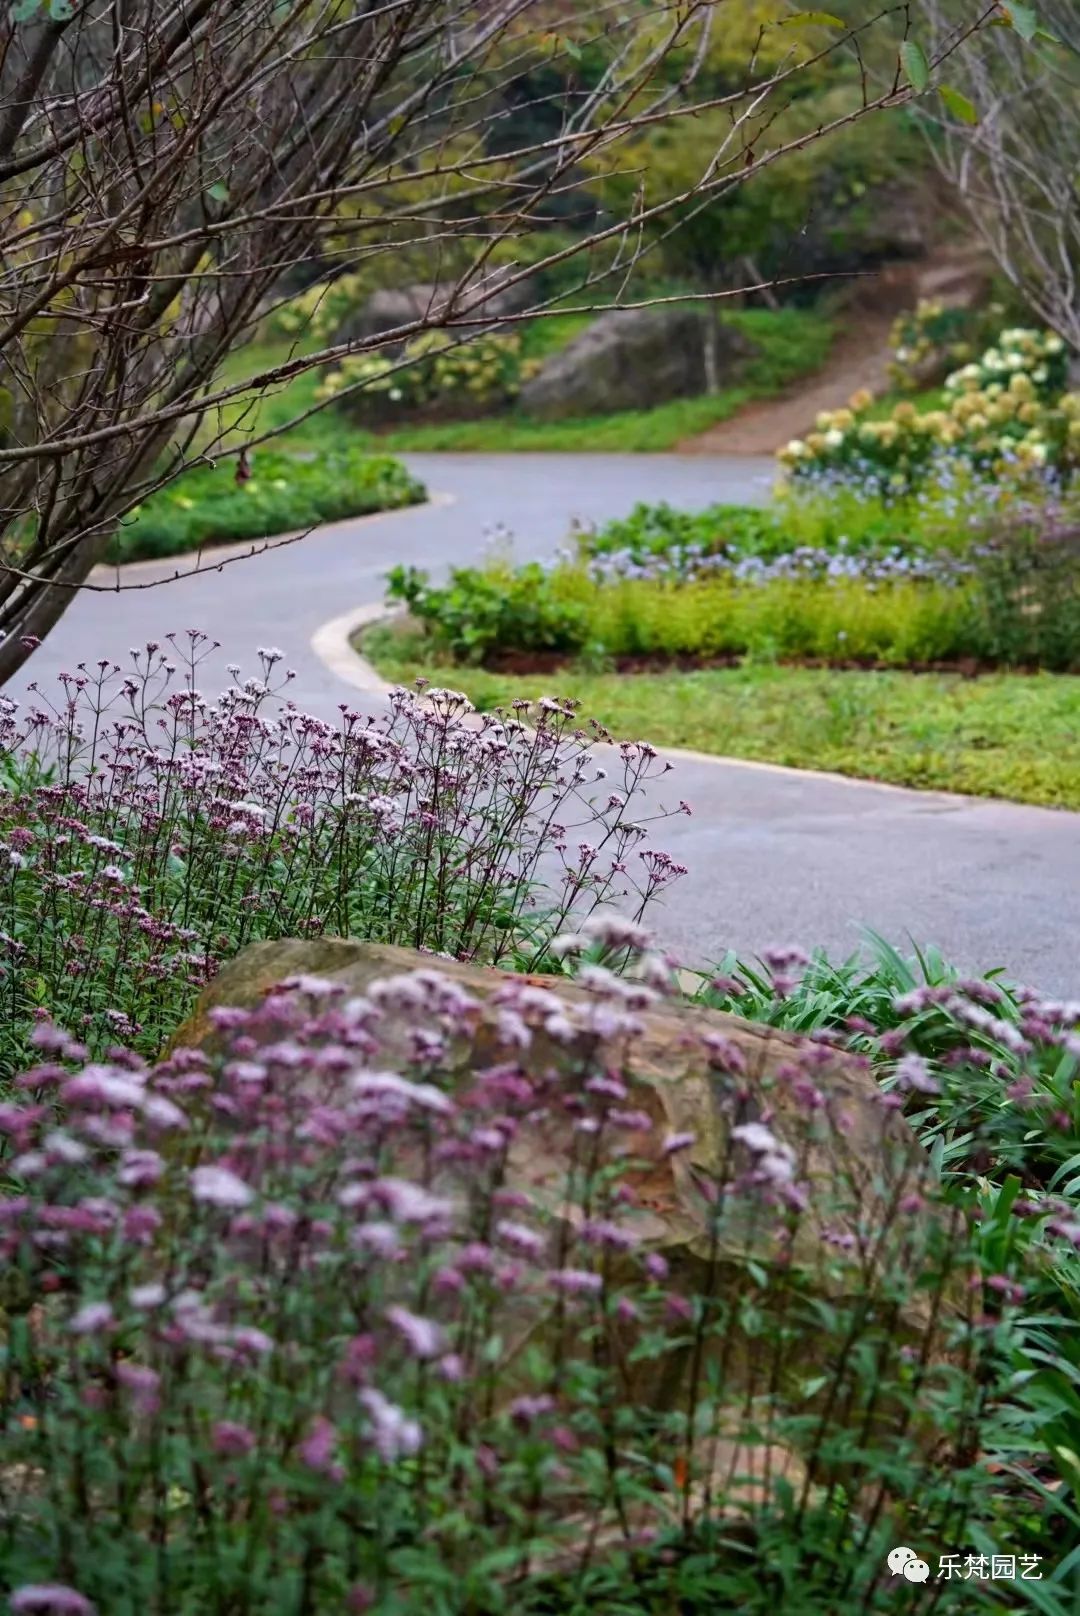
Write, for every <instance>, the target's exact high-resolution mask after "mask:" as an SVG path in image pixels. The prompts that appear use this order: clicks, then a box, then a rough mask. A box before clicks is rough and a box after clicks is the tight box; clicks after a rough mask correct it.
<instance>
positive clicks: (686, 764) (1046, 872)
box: [12, 455, 1080, 996]
mask: <svg viewBox="0 0 1080 1616" xmlns="http://www.w3.org/2000/svg"><path fill="white" fill-rule="evenodd" d="M408 459H409V463H410V465H411V466H412V467H413V469H414V470H415V471H416V472H417V473H418V475H420V476H421V477H422V478H423V479H424V480H425V482H426V483H427V484H428V486H429V488H431V489H432V490H438V491H446V492H447V493H449V494H451V495H453V496H454V497H453V502H452V503H450V504H440V505H430V506H427V507H422V508H419V509H417V510H413V511H407V512H403V513H399V514H395V515H393V516H391V517H389V518H385V519H383V518H377V519H374V520H367V521H359V522H342V523H338V524H335V525H334V526H331V527H327V528H323V529H320V530H319V531H318V532H316V533H314V534H312V535H310V536H309V537H308V538H306V539H304V540H303V541H302V542H300V543H298V544H295V545H291V546H288V547H286V548H283V549H279V550H277V551H275V552H272V553H268V554H263V555H260V556H257V557H255V558H254V559H251V560H245V561H242V562H238V563H236V564H234V565H232V566H228V567H225V568H224V569H223V570H222V571H220V572H210V573H204V574H202V575H201V576H198V577H193V578H187V579H181V580H180V581H179V582H176V583H172V584H170V585H169V586H168V587H165V588H160V589H149V590H146V591H133V592H128V593H122V594H119V595H112V594H109V595H105V594H83V595H82V596H81V597H80V599H79V600H78V601H77V602H76V604H75V605H74V606H73V607H72V608H71V610H70V611H69V612H68V614H67V615H66V616H65V618H64V619H63V620H62V622H61V624H60V626H59V627H58V629H57V630H56V631H55V632H54V634H53V635H51V636H50V638H49V639H48V641H47V642H46V644H45V645H44V646H43V647H42V649H41V650H40V651H39V652H38V653H37V654H36V656H35V657H34V658H33V660H32V663H31V664H30V666H29V667H28V668H27V669H26V670H24V672H25V680H29V679H31V678H35V679H37V680H38V681H39V683H40V684H41V685H42V687H43V688H47V686H48V683H49V682H50V680H51V679H52V678H54V677H55V675H56V674H57V673H58V672H59V671H60V670H61V668H65V667H67V668H70V667H73V666H74V665H75V664H76V663H77V662H80V661H87V662H91V661H94V660H96V659H97V658H99V657H101V656H104V655H111V656H114V657H116V658H117V659H118V660H119V659H121V658H122V657H123V655H124V653H125V652H126V650H127V648H128V647H129V646H133V645H138V644H140V643H141V642H145V641H146V640H147V639H148V638H153V639H161V638H163V636H164V634H165V632H166V631H167V630H169V629H170V628H186V627H188V626H193V627H199V628H201V629H204V630H205V631H206V632H207V633H208V634H210V635H211V636H212V637H213V638H214V639H216V640H220V641H221V644H222V650H221V652H220V653H218V655H217V658H216V661H215V662H214V663H212V664H210V665H209V666H208V668H207V671H206V676H205V678H204V680H203V688H204V689H206V690H213V689H216V688H218V679H219V678H220V683H221V685H224V684H226V683H228V682H230V681H229V679H228V676H227V674H226V672H225V664H226V662H229V661H238V662H241V663H243V665H244V667H245V669H247V668H248V667H249V666H251V665H252V664H253V662H254V649H255V647H256V646H258V645H279V646H281V647H282V648H283V649H285V650H286V651H287V653H288V662H289V665H290V666H293V667H295V668H296V669H297V672H298V675H299V677H298V679H297V681H296V684H295V685H294V686H293V688H292V694H293V696H294V699H295V700H296V701H297V703H298V704H299V705H301V706H303V707H305V708H306V709H308V710H309V711H313V712H317V713H320V714H322V715H323V716H326V717H335V716H336V708H337V705H338V703H340V702H342V701H347V702H349V704H350V705H352V706H361V707H363V706H364V701H363V699H362V698H359V697H358V693H357V692H356V691H355V690H351V689H350V688H349V687H348V686H347V685H345V684H343V683H342V682H341V681H340V680H339V679H338V678H337V677H336V676H335V675H334V674H333V673H332V672H331V671H330V670H329V669H328V668H327V667H325V666H324V665H323V664H322V663H321V662H320V661H319V659H318V658H317V657H316V655H315V654H314V652H313V651H312V650H311V638H312V635H313V633H314V632H315V630H316V629H317V628H319V627H320V626H321V625H322V624H323V623H324V622H325V621H326V620H327V619H329V618H333V617H337V616H339V615H340V614H341V613H343V612H346V611H348V610H349V609H350V608H351V607H352V606H354V605H360V604H363V603H366V602H371V601H377V600H378V599H379V598H380V596H381V578H382V575H383V573H384V572H385V570H386V568H387V567H388V566H390V565H392V564H393V563H395V562H414V563H416V564H418V565H424V566H428V567H431V568H434V569H438V568H440V567H443V566H445V565H447V564H449V563H452V562H467V561H469V560H472V559H475V558H477V557H479V556H480V555H481V553H482V552H483V550H484V548H485V545H486V543H487V541H488V536H489V535H490V532H491V530H492V529H493V528H494V527H496V526H497V525H499V524H504V525H505V526H507V527H509V528H510V529H511V530H512V531H513V533H514V535H515V540H516V550H517V553H518V555H519V556H521V557H522V558H524V557H529V556H540V555H544V554H550V553H551V551H552V550H554V549H555V548H557V547H558V546H559V545H560V544H561V543H562V542H563V541H564V540H565V537H566V533H567V529H568V526H569V524H570V521H571V519H572V518H575V517H576V518H578V519H580V520H583V521H592V520H599V519H603V518H605V517H610V516H616V515H620V514H623V513H625V512H627V511H629V509H630V508H631V506H632V505H634V503H635V502H636V501H638V500H658V499H668V500H670V501H672V502H673V503H678V504H681V505H685V506H695V505H703V504H707V503H709V502H710V501H713V500H745V501H749V500H754V501H764V500H766V499H767V498H768V494H769V488H770V486H771V482H772V476H773V471H772V465H771V463H770V462H768V461H763V460H738V459H722V460H721V459H715V460H707V459H704V458H700V457H695V458H692V457H685V456H678V455H662V456H648V457H646V456H615V455H595V456H584V455H582V456H573V455H543V456H541V455H535V456H529V455H505V456H484V455H476V456H457V455H438V456H422V455H417V456H410V457H408ZM176 565H177V563H176V562H173V563H171V564H167V565H162V566H161V567H160V568H159V567H157V566H156V564H154V565H153V566H151V565H150V564H148V563H143V564H140V565H139V566H138V568H137V569H136V570H132V569H129V570H128V572H127V574H126V575H125V579H124V581H125V582H130V581H134V580H138V581H145V580H148V579H150V578H152V577H154V576H157V575H159V574H160V573H169V572H171V571H173V570H174V569H175V567H176ZM25 680H24V679H18V680H16V681H15V684H14V686H13V690H12V693H13V694H17V693H18V687H20V686H21V685H22V684H23V683H24V682H25ZM664 791H665V797H669V798H670V800H671V801H673V802H674V801H677V799H678V798H679V797H685V798H687V799H688V800H689V801H690V802H691V804H692V805H693V808H694V815H693V817H692V818H691V819H686V818H679V819H677V820H675V821H673V828H672V830H671V832H670V834H667V835H665V836H664V837H663V838H662V845H666V846H667V847H668V848H669V849H670V850H671V851H672V853H673V854H674V855H675V856H676V857H678V858H679V859H680V860H681V861H682V862H683V863H684V864H687V865H688V866H689V868H690V874H689V876H688V877H687V879H686V880H685V881H683V882H681V883H680V884H679V886H678V887H676V888H675V889H674V892H673V893H672V896H671V899H670V901H669V904H668V906H667V907H666V908H665V909H663V910H656V911H654V912H653V924H654V925H655V926H656V928H657V930H658V931H659V932H660V934H661V935H662V937H663V939H664V940H665V942H667V943H669V944H670V945H671V946H672V947H673V948H675V949H676V950H677V951H678V952H679V953H680V954H681V956H682V957H683V958H684V959H685V960H687V961H688V962H698V961H711V960H716V959H718V958H719V957H720V956H721V955H722V954H723V952H724V951H725V949H727V948H729V947H733V948H736V949H738V950H739V951H740V952H743V953H750V954H752V953H754V952H756V951H758V950H760V949H761V948H764V947H767V946H768V945H769V944H771V943H776V942H782V941H790V942H801V943H803V944H804V945H813V944H823V945H825V946H826V947H827V948H828V949H829V951H830V952H831V953H833V954H834V955H835V956H843V955H845V954H847V953H849V952H851V951H852V950H853V949H854V948H855V947H856V946H857V945H858V942H859V928H860V925H865V926H870V927H873V928H874V929H875V930H877V931H879V932H881V933H883V934H884V935H885V936H887V937H889V938H891V939H893V940H894V941H896V942H898V943H901V944H902V943H904V941H905V940H906V939H908V938H911V939H914V940H916V941H918V942H921V943H924V942H931V943H935V944H937V945H938V947H940V948H941V949H942V950H943V951H944V953H945V954H946V955H947V956H948V957H949V958H951V959H954V960H955V961H957V963H958V964H960V965H961V966H963V967H964V968H965V969H972V970H975V969H988V968H990V967H993V966H1005V967H1006V968H1007V970H1008V971H1009V973H1010V974H1011V975H1013V976H1015V977H1019V978H1021V979H1023V980H1026V981H1029V982H1032V983H1035V984H1037V985H1038V986H1039V987H1040V988H1042V989H1043V990H1044V991H1047V992H1051V993H1055V994H1063V995H1069V996H1072V995H1075V994H1080V915H1078V908H1080V815H1076V814H1066V813H1056V812H1053V811H1051V810H1048V809H1041V808H1024V807H1018V806H1013V805H1009V804H1006V803H998V802H989V801H980V800H978V799H973V798H962V797H950V796H946V795H944V794H940V793H934V792H914V791H903V790H898V789H896V788H893V787H888V786H877V785H873V784H869V783H864V782H858V781H846V780H840V779H837V778H835V777H830V776H822V775H813V774H807V773H802V774H800V773H796V772H793V771H790V770H780V769H775V770H774V769H770V768H767V767H761V766H754V765H748V764H738V763H728V762H706V761H698V760H696V759H691V758H683V759H680V760H679V762H678V764H677V768H676V770H675V772H674V773H672V774H670V775H668V776H667V778H666V780H665V782H664Z"/></svg>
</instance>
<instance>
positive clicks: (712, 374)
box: [520, 306, 756, 420]
mask: <svg viewBox="0 0 1080 1616" xmlns="http://www.w3.org/2000/svg"><path fill="white" fill-rule="evenodd" d="M755 351H756V350H755V348H754V345H753V343H751V342H750V341H749V340H748V339H747V338H746V337H744V336H743V335H742V333H741V332H739V331H736V330H735V329H734V328H733V327H732V326H728V325H724V324H723V323H722V321H720V320H719V319H718V318H717V317H716V315H715V314H714V312H713V311H712V310H711V309H701V308H695V307H692V306H683V307H675V308H653V309H616V310H613V311H612V312H611V313H609V314H604V315H601V316H600V318H599V319H598V320H596V321H594V322H593V324H592V325H590V326H589V327H588V328H587V329H586V330H585V331H583V332H582V333H581V335H580V336H579V337H577V338H575V340H574V341H573V342H571V343H569V344H568V346H567V347H566V348H564V349H563V350H562V351H561V353H557V354H555V355H553V356H552V358H550V359H549V360H548V361H547V363H546V364H545V365H544V366H543V368H542V369H541V370H540V371H539V372H538V374H537V375H535V376H534V377H532V378H531V380H529V381H527V382H526V383H525V385H524V387H523V388H522V390H521V394H520V403H521V407H522V409H523V410H524V411H525V412H526V414H528V415H532V416H536V417H538V418H539V419H541V420H559V419H561V418H563V417H567V416H577V415H581V416H586V415H607V414H610V413H612V412H613V411H616V410H637V409H645V408H648V407H649V406H650V405H653V404H664V403H667V401H668V400H669V399H673V398H691V397H694V396H696V395H697V394H700V393H708V392H714V391H716V389H717V388H719V387H722V386H729V385H730V384H731V383H732V382H733V381H737V380H738V378H739V376H740V375H741V374H742V370H743V368H744V366H745V363H746V361H747V360H748V359H749V358H751V357H752V356H753V354H754V353H755Z"/></svg>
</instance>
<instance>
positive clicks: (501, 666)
mask: <svg viewBox="0 0 1080 1616" xmlns="http://www.w3.org/2000/svg"><path fill="white" fill-rule="evenodd" d="M745 661H746V658H745V657H743V656H736V655H734V654H729V655H726V656H716V657H692V656H680V657H665V656H617V657H610V658H608V659H607V665H608V666H610V669H611V671H612V672H613V673H694V672H696V671H698V670H701V669H704V668H738V667H741V666H742V664H743V663H744V662H745ZM777 661H778V662H779V663H781V664H782V666H784V667H785V668H819V669H820V668H831V669H834V670H835V671H836V672H838V673H955V674H959V675H960V676H961V677H962V678H964V679H976V678H978V677H979V675H980V674H987V673H1003V672H1006V671H1007V672H1009V673H1026V674H1034V673H1038V672H1039V671H1040V670H1039V669H1038V668H1037V667H1029V666H1022V667H1010V668H1008V669H1007V670H1006V669H1005V668H1003V667H1002V665H1001V664H1000V663H995V662H980V661H978V659H977V658H975V657H961V658H959V659H958V660H957V661H953V662H915V663H912V662H907V663H903V664H897V663H895V662H876V661H874V660H872V659H871V658H866V659H864V660H860V659H859V658H857V657H850V658H846V659H845V660H843V661H839V660H836V659H833V658H825V657H778V658H777ZM574 663H575V659H574V657H573V656H570V655H568V654H567V653H566V652H565V651H497V652H495V653H494V654H493V655H492V656H489V657H486V658H485V659H484V662H483V664H482V665H483V667H484V668H486V669H487V671H488V672H489V673H504V674H507V675H510V676H512V677H518V676H520V677H523V678H524V677H527V676H529V675H531V674H551V673H565V672H567V671H572V670H573V668H574Z"/></svg>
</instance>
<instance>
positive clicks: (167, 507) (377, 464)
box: [108, 449, 425, 561]
mask: <svg viewBox="0 0 1080 1616" xmlns="http://www.w3.org/2000/svg"><path fill="white" fill-rule="evenodd" d="M424 498H425V490H424V486H423V484H422V483H421V482H419V481H418V480H417V479H416V478H415V477H414V476H413V475H412V474H411V472H408V471H406V469H405V467H404V466H403V465H402V464H401V462H400V461H399V460H393V459H391V458H390V457H389V456H388V455H369V454H364V453H363V452H362V451H360V450H357V449H334V450H330V451H327V452H326V453H323V454H316V455H314V456H312V458H311V459H309V460H301V459H299V458H297V457H294V456H292V455H286V454H276V453H274V452H272V451H270V450H266V451H259V452H258V453H256V454H255V455H254V456H253V458H252V475H251V477H250V479H249V480H248V481H247V482H237V480H236V470H235V462H234V461H232V460H231V459H230V460H222V461H220V462H219V463H218V464H217V465H216V466H200V467H198V468H197V469H195V470H193V471H187V472H185V473H184V474H183V476H181V477H178V478H177V479H176V481H175V482H173V483H170V484H169V485H168V486H167V487H165V488H162V489H160V490H159V491H158V492H157V493H155V494H152V495H151V496H150V497H149V499H147V500H145V501H144V502H143V504H142V505H140V506H137V507H136V509H135V511H133V512H132V513H131V515H130V516H129V517H128V519H127V520H126V521H125V522H124V524H123V526H122V528H121V530H120V531H119V533H117V535H116V536H115V538H114V539H113V541H112V544H111V545H110V548H109V551H108V559H109V560H110V561H137V560H141V559H143V558H147V557H156V556H171V555H179V554H181V553H182V552H184V551H187V550H198V549H201V548H202V547H203V546H204V545H209V544H224V543H227V542H228V541H229V540H230V539H263V538H267V537H269V536H270V535H271V534H274V533H289V532H292V531H294V530H299V529H301V528H306V527H313V526H315V525H316V524H317V523H319V522H334V521H338V520H340V519H342V518H344V517H346V516H363V515H366V514H368V513H369V512H372V511H385V510H395V509H397V508H398V507H400V506H402V505H414V504H416V503H417V502H418V501H419V500H422V499H424Z"/></svg>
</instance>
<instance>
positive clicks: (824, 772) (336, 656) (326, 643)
mask: <svg viewBox="0 0 1080 1616" xmlns="http://www.w3.org/2000/svg"><path fill="white" fill-rule="evenodd" d="M403 615H404V608H403V607H394V606H384V605H380V604H378V603H373V604H371V605H368V606H354V607H353V609H352V611H349V612H343V613H342V614H341V616H340V617H334V618H331V620H330V621H329V622H328V623H324V624H323V625H322V626H321V628H317V629H316V630H315V633H314V634H313V635H312V636H311V649H312V650H313V651H314V653H315V655H316V656H317V657H318V658H319V660H320V662H322V663H323V665H324V666H325V667H327V668H329V669H330V670H331V672H332V673H334V674H336V676H337V677H338V678H339V679H341V680H342V681H343V682H344V683H345V684H348V685H352V687H353V689H354V690H363V691H365V692H366V693H367V694H368V695H370V696H387V695H389V693H390V691H391V690H393V689H394V688H395V686H394V685H392V684H388V683H387V681H386V680H385V679H384V678H383V677H382V675H381V674H380V673H379V671H378V669H377V668H376V667H375V666H374V665H373V664H372V663H371V662H369V661H368V659H367V657H365V656H362V655H361V654H360V652H359V651H357V650H356V648H355V646H354V645H353V643H352V640H353V637H354V635H356V634H357V633H358V632H359V631H360V630H361V629H364V628H370V627H372V625H373V624H375V623H386V622H391V621H393V619H394V618H396V617H401V616H403ZM537 694H544V692H540V691H538V692H537ZM470 716H471V715H470ZM477 717H479V715H477ZM644 738H645V739H648V737H644ZM657 750H658V751H659V752H660V754H661V755H662V756H663V757H664V758H670V759H671V760H672V761H673V762H681V763H708V764H713V765H715V764H722V765H723V767H724V768H726V769H752V770H754V771H755V772H756V773H758V774H779V775H784V776H786V777H788V778H793V779H798V780H827V781H829V782H830V783H831V784H833V785H841V786H858V787H860V788H861V789H862V790H864V791H878V792H887V793H890V794H897V793H899V794H900V795H902V796H905V797H910V795H911V792H912V787H911V786H896V785H892V784H891V783H890V782H889V781H887V780H863V779H860V778H859V776H858V775H853V774H835V773H833V772H832V771H830V770H828V769H797V768H793V767H792V766H791V765H790V764H786V763H762V762H761V761H759V760H758V759H756V758H739V757H728V756H727V755H726V754H724V753H719V752H694V751H690V750H688V749H683V748H679V747H674V746H664V747H658V748H657ZM921 795H922V796H924V797H925V798H926V799H927V801H928V802H936V803H939V804H941V805H943V806H945V807H957V808H961V807H968V806H970V805H971V804H972V803H984V802H994V801H996V800H997V799H996V798H992V797H965V796H961V795H960V794H959V793H958V792H953V791H925V792H922V793H921Z"/></svg>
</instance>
